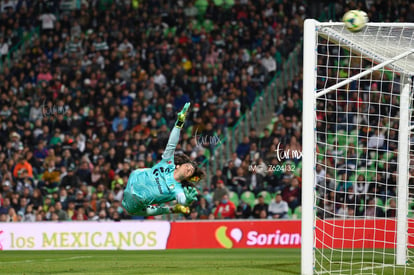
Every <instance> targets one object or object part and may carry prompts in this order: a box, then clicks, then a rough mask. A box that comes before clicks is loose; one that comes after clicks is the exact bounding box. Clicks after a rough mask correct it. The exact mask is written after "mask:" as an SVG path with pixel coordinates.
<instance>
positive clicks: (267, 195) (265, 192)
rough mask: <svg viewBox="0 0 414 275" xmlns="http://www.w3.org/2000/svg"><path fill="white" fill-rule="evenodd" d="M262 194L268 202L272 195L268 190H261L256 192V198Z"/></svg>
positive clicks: (268, 202)
mask: <svg viewBox="0 0 414 275" xmlns="http://www.w3.org/2000/svg"><path fill="white" fill-rule="evenodd" d="M259 196H263V198H264V201H265V203H267V204H270V203H271V202H272V199H273V197H272V195H271V194H270V193H269V192H268V191H261V192H260V193H258V194H257V198H258V197H259Z"/></svg>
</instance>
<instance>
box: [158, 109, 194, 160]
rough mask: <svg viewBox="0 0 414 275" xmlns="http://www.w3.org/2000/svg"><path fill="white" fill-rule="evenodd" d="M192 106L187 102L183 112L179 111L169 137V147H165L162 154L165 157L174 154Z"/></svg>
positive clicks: (167, 157)
mask: <svg viewBox="0 0 414 275" xmlns="http://www.w3.org/2000/svg"><path fill="white" fill-rule="evenodd" d="M189 107H190V102H187V103H186V104H185V105H184V107H183V109H182V110H181V112H179V113H178V118H177V121H176V122H175V126H174V128H173V129H172V131H171V134H170V137H169V139H168V143H167V147H166V148H165V151H164V153H163V154H162V158H163V159H169V158H171V157H173V156H174V151H175V147H177V144H178V141H179V140H180V132H181V129H182V128H183V126H184V122H185V118H186V116H187V111H188V108H189Z"/></svg>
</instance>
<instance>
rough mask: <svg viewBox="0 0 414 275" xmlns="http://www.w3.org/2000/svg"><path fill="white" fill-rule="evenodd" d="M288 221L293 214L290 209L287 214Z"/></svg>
mask: <svg viewBox="0 0 414 275" xmlns="http://www.w3.org/2000/svg"><path fill="white" fill-rule="evenodd" d="M287 215H288V217H289V219H293V213H292V209H290V207H289V208H288V213H287Z"/></svg>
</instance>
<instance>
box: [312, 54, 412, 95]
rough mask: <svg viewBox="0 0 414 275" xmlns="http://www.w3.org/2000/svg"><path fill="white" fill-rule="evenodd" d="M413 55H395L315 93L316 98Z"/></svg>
mask: <svg viewBox="0 0 414 275" xmlns="http://www.w3.org/2000/svg"><path fill="white" fill-rule="evenodd" d="M413 53H414V49H411V50H408V51H406V52H404V53H402V54H399V55H397V56H395V57H393V58H391V59H389V60H387V61H384V62H382V63H380V64H378V65H375V66H374V67H372V68H370V69H368V70H366V71H363V72H361V73H359V74H356V75H354V76H352V77H350V78H347V79H345V80H342V81H341V82H339V83H337V84H335V85H333V86H331V87H329V88H326V89H324V90H322V91H320V92H318V93H316V97H320V96H323V95H325V94H327V93H329V92H331V91H333V90H336V89H338V88H340V87H342V86H345V85H346V84H349V83H351V82H352V81H355V80H357V79H360V78H362V77H364V76H366V75H368V74H370V73H372V72H373V71H377V70H379V69H381V68H384V67H385V66H387V65H390V64H392V63H394V62H396V61H398V60H401V58H404V57H406V56H409V55H410V54H413Z"/></svg>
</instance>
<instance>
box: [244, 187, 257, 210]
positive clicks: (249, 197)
mask: <svg viewBox="0 0 414 275" xmlns="http://www.w3.org/2000/svg"><path fill="white" fill-rule="evenodd" d="M240 199H241V200H242V201H244V202H245V203H247V204H249V205H250V206H251V207H254V205H255V203H256V197H255V196H254V193H253V192H251V191H244V192H243V193H242V194H241V196H240Z"/></svg>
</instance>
